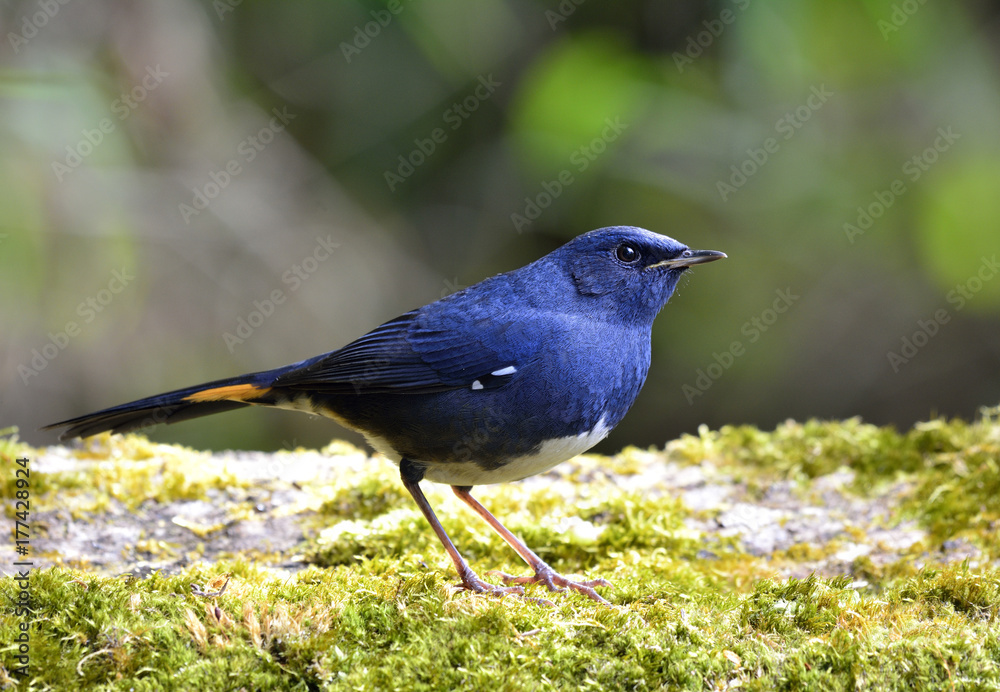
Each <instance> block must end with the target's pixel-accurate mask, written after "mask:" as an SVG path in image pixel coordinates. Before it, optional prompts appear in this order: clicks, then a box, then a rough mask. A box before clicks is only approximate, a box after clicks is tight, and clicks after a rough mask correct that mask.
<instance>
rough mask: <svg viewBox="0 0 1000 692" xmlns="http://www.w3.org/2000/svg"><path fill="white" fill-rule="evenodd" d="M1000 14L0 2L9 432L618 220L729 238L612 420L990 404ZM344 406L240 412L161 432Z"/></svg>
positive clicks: (445, 284)
mask: <svg viewBox="0 0 1000 692" xmlns="http://www.w3.org/2000/svg"><path fill="white" fill-rule="evenodd" d="M998 9H1000V3H995V2H982V1H973V0H965V1H959V2H948V3H945V2H922V1H920V0H906V1H904V2H878V1H875V0H794V1H793V0H772V1H769V2H763V1H758V0H722V1H721V2H709V3H691V2H669V1H665V0H664V1H656V0H648V1H627V2H614V3H610V2H598V1H597V0H577V1H575V2H573V1H571V0H564V1H563V2H561V3H555V2H553V3H542V2H532V1H530V0H481V1H477V2H467V1H459V0H445V1H434V2H417V1H413V2H401V1H397V0H390V1H389V2H370V3H369V2H332V1H331V2H319V1H313V2H287V1H286V2H277V0H272V1H265V0H244V1H243V2H237V1H236V0H216V1H215V2H194V1H193V0H171V2H154V1H153V0H148V1H145V2H143V1H126V0H117V1H116V0H104V1H101V0H88V1H87V2H82V1H81V0H77V1H75V2H74V1H65V0H63V1H62V2H61V1H60V0H30V1H25V2H4V3H2V4H0V20H2V29H3V30H2V32H0V34H2V38H0V44H2V45H0V61H2V62H0V69H2V72H0V315H2V323H0V329H2V334H3V339H2V340H0V362H2V365H3V367H2V369H0V378H2V380H0V388H2V402H0V427H2V426H6V425H17V426H19V428H20V430H21V436H22V437H23V438H24V439H26V440H28V441H29V442H32V443H35V444H42V443H49V442H52V441H54V439H55V437H54V436H53V435H50V434H46V433H41V432H39V431H37V427H38V426H39V425H42V424H45V423H49V422H53V421H55V420H59V419H62V418H65V417H69V416H73V415H78V414H82V413H85V412H89V411H91V410H93V409H96V408H100V407H105V406H110V405H113V404H118V403H121V402H124V401H127V400H131V399H135V398H139V397H143V396H147V395H151V394H154V393H158V392H160V391H164V390H168V389H174V388H178V387H181V386H186V385H190V384H195V383H198V382H200V381H204V380H210V379H216V378H220V377H225V376H229V375H235V374H239V373H243V372H247V371H252V370H262V369H268V368H271V367H276V366H279V365H284V364H286V363H290V362H293V361H296V360H299V359H302V358H305V357H308V356H312V355H315V354H318V353H321V352H324V351H329V350H332V349H334V348H337V347H339V346H341V345H343V344H345V343H347V342H348V341H350V340H351V339H353V338H355V337H357V336H359V335H361V334H362V333H364V332H365V331H367V330H368V329H371V328H373V327H375V326H376V325H378V324H379V323H381V322H383V321H385V320H387V319H390V318H392V317H394V316H396V315H398V314H400V313H402V312H404V311H406V310H409V309H411V308H413V307H416V306H418V305H421V304H424V303H426V302H429V301H431V300H434V299H436V298H438V297H440V296H442V295H445V294H447V293H449V292H451V291H454V290H456V289H457V288H461V287H464V286H467V285H470V284H472V283H475V282H476V281H478V280H480V279H482V278H484V277H486V276H488V275H491V274H494V273H496V272H499V271H504V270H508V269H513V268H516V267H519V266H521V265H523V264H525V263H527V262H529V261H531V260H533V259H535V258H537V257H538V256H540V255H542V254H544V253H545V252H548V251H550V250H552V249H554V248H555V247H557V246H558V245H560V244H561V243H563V242H565V241H566V240H568V239H569V238H571V237H573V236H575V235H577V234H579V233H582V232H584V231H587V230H590V229H593V228H598V227H601V226H607V225H619V224H624V225H637V226H642V227H645V228H649V229H651V230H654V231H657V232H660V233H665V234H667V235H670V236H673V237H676V238H678V239H679V240H681V241H683V242H685V243H687V244H689V245H691V246H692V247H695V248H707V249H715V250H723V251H725V252H726V253H728V254H729V259H728V260H726V261H725V262H722V263H718V264H713V265H711V266H706V267H703V268H699V269H697V270H694V271H692V272H690V273H689V276H688V277H687V278H686V279H685V280H684V281H683V282H682V284H681V286H680V288H679V290H678V292H677V294H676V295H675V297H674V299H673V300H672V301H671V304H670V305H668V306H667V308H666V309H665V310H664V312H663V314H662V315H661V317H660V319H659V320H658V322H657V325H656V330H655V334H654V340H653V349H654V353H653V366H652V370H651V373H650V377H649V380H648V381H647V384H646V387H645V389H644V390H643V393H642V395H641V396H640V398H639V401H638V402H637V404H636V406H635V407H634V408H633V411H632V413H631V414H630V415H629V416H628V417H627V418H626V419H625V421H624V423H622V425H621V426H620V427H619V428H618V429H617V430H616V431H615V432H614V433H613V434H612V435H611V437H610V438H609V439H608V440H607V441H605V442H604V443H603V445H602V447H601V448H600V449H603V450H605V451H608V450H614V449H617V448H619V447H621V446H623V445H625V444H630V443H637V444H643V445H645V444H662V443H663V442H665V441H666V440H667V439H670V438H672V437H674V436H676V435H678V434H679V433H681V432H683V431H693V430H695V429H696V427H697V426H698V424H700V423H707V424H709V425H711V426H719V425H722V424H725V423H743V422H751V423H757V424H759V425H762V426H771V425H773V424H775V423H776V422H778V421H781V420H783V419H785V418H788V417H793V418H798V419H803V418H807V417H812V416H818V417H830V418H843V417H849V416H855V415H860V416H863V417H864V418H865V419H867V420H869V421H872V422H876V423H894V424H896V425H899V426H907V425H909V424H910V423H912V422H913V421H915V420H919V419H923V418H926V417H927V416H930V415H933V414H935V413H938V414H947V415H961V416H966V417H969V416H973V415H974V414H975V412H976V410H977V408H978V407H979V406H981V405H991V404H996V403H997V402H998V401H1000V367H998V366H1000V277H998V276H996V274H998V273H1000V267H998V266H997V264H996V258H997V254H998V252H1000V242H998V239H1000V88H998V77H1000V69H998V68H1000V51H998V45H1000V41H998V38H1000V23H998V19H1000V12H998ZM333 436H345V437H350V436H349V435H347V434H346V433H345V432H344V431H342V430H341V429H340V428H338V427H337V426H335V425H334V424H333V423H331V422H329V421H323V420H318V419H311V418H309V417H306V416H302V415H301V414H295V413H291V412H283V411H262V410H254V409H247V410H243V411H238V412H234V413H229V414H226V415H225V416H219V417H212V418H208V419H204V420H201V421H197V422H192V423H186V424H184V425H179V426H172V427H165V428H160V429H158V430H157V431H156V432H155V433H154V437H155V438H157V439H161V440H173V441H180V442H184V443H189V444H192V445H196V446H198V447H205V448H225V447H233V448H261V449H274V448H281V447H292V446H297V445H320V444H324V443H325V442H327V441H328V440H329V439H330V438H331V437H333ZM351 439H357V438H351Z"/></svg>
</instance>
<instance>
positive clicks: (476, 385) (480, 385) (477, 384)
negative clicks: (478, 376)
mask: <svg viewBox="0 0 1000 692" xmlns="http://www.w3.org/2000/svg"><path fill="white" fill-rule="evenodd" d="M482 388H483V383H482V382H480V381H479V380H475V381H474V382H473V383H472V390H473V391H475V390H477V389H482Z"/></svg>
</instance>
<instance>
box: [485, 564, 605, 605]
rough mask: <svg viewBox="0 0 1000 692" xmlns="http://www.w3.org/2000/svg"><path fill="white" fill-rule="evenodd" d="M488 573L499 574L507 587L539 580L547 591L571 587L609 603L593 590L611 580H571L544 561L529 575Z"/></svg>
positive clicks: (594, 599)
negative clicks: (547, 588) (516, 575)
mask: <svg viewBox="0 0 1000 692" xmlns="http://www.w3.org/2000/svg"><path fill="white" fill-rule="evenodd" d="M490 574H496V575H497V576H499V577H500V578H501V579H502V580H503V583H504V584H506V585H507V586H508V587H510V585H511V584H515V585H516V584H536V583H539V582H541V583H542V584H545V586H547V587H549V591H565V590H566V589H572V590H573V591H576V592H577V593H582V594H583V595H584V596H586V597H587V598H590V599H591V600H593V601H597V602H598V603H604V604H605V605H611V603H610V602H609V601H607V600H606V599H604V598H603V597H602V596H601V595H600V594H599V593H597V592H596V591H594V587H595V586H611V582H609V581H608V580H607V579H590V580H588V581H573V580H572V579H569V578H567V577H564V576H563V575H561V574H559V573H558V572H556V571H555V570H554V569H552V568H551V567H549V566H548V565H547V564H545V563H544V562H542V563H540V564H539V565H538V566H537V567H536V568H535V574H534V575H532V576H530V577H515V576H514V575H513V574H506V573H505V572H497V571H493V572H491V573H490ZM515 588H519V587H515Z"/></svg>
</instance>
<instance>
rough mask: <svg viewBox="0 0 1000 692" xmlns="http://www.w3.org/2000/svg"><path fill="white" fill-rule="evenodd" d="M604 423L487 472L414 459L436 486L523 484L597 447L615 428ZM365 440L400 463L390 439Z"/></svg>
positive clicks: (468, 464)
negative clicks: (390, 444)
mask: <svg viewBox="0 0 1000 692" xmlns="http://www.w3.org/2000/svg"><path fill="white" fill-rule="evenodd" d="M604 421H605V419H604V417H602V418H601V419H600V420H599V421H598V422H597V425H595V426H594V428H593V429H592V430H589V431H587V432H582V433H580V434H579V435H569V436H567V437H557V438H554V439H551V440H546V441H545V442H543V443H542V445H541V447H540V448H539V449H538V451H537V452H535V453H534V454H527V455H525V456H521V457H515V458H513V459H511V460H510V461H508V462H507V463H506V464H504V465H503V466H501V467H499V468H495V469H484V468H483V467H482V466H480V465H479V464H477V463H476V462H474V461H461V462H448V463H435V462H434V461H433V460H430V461H429V460H426V459H413V461H415V462H418V463H421V464H424V465H426V467H427V470H426V471H425V472H424V478H425V479H426V480H429V481H432V482H434V483H446V484H448V485H489V484H491V483H509V482H510V481H519V480H521V479H522V478H527V477H528V476H533V475H535V474H537V473H544V472H545V471H548V470H549V469H551V468H552V467H553V466H555V465H557V464H560V463H562V462H564V461H566V460H567V459H572V458H573V457H575V456H576V455H577V454H582V453H583V452H586V451H587V450H588V449H590V448H591V447H593V446H594V445H596V444H597V443H598V442H600V441H601V440H603V439H604V438H605V437H607V436H608V433H609V432H611V428H610V427H608V426H607V425H606V424H605V422H604ZM365 438H366V439H367V440H368V444H370V445H371V446H372V447H374V448H375V449H376V450H377V451H379V452H381V453H382V454H383V455H384V456H385V457H387V458H389V459H391V460H392V461H394V462H395V463H397V464H398V463H399V454H397V453H396V452H395V451H394V450H393V449H392V447H390V446H389V444H388V443H387V442H386V440H384V439H382V438H379V437H376V436H374V435H365Z"/></svg>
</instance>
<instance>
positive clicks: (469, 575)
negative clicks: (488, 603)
mask: <svg viewBox="0 0 1000 692" xmlns="http://www.w3.org/2000/svg"><path fill="white" fill-rule="evenodd" d="M460 576H461V577H462V587H463V588H466V589H468V590H469V591H472V592H473V593H481V594H487V595H490V596H496V597H497V598H503V597H504V596H506V595H508V594H512V595H514V596H517V597H518V598H523V599H524V600H526V601H531V602H532V603H537V604H539V605H546V606H553V607H554V606H555V603H553V602H552V601H549V600H547V599H545V598H531V597H530V596H525V595H524V589H523V588H521V587H520V586H498V585H497V584H490V583H489V582H486V581H483V580H482V579H480V578H479V577H478V576H476V573H475V572H473V571H472V570H469V571H468V572H466V573H464V574H462V575H460Z"/></svg>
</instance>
